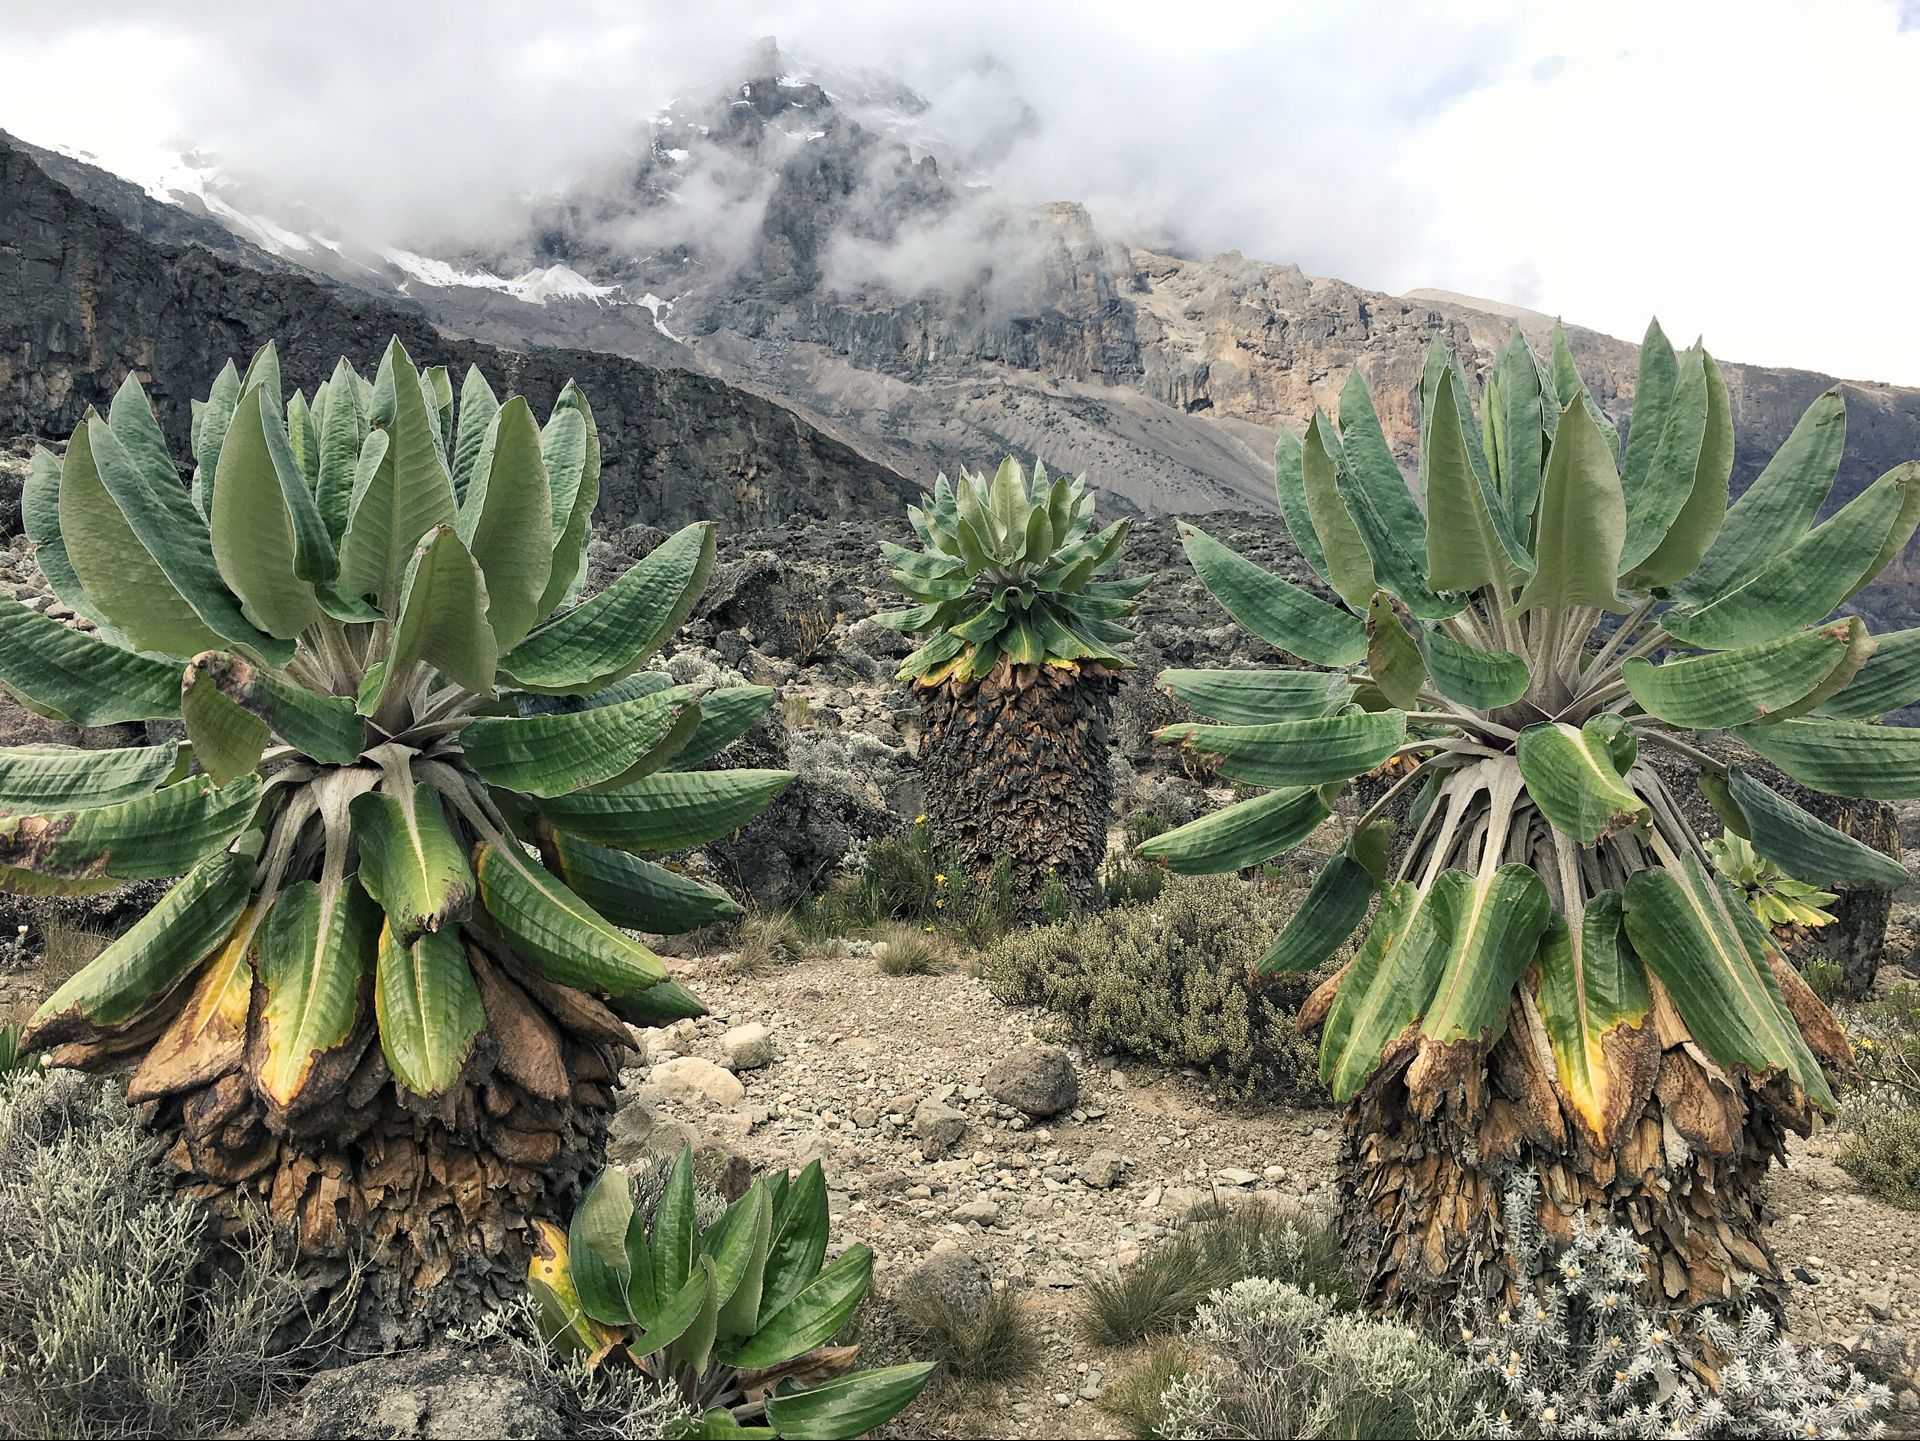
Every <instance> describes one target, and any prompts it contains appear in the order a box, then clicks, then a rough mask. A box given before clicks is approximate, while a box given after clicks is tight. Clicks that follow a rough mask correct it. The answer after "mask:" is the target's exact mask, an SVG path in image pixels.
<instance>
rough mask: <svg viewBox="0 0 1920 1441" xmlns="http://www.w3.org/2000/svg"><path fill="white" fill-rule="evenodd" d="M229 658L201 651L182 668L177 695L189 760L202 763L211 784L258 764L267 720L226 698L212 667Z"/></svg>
mask: <svg viewBox="0 0 1920 1441" xmlns="http://www.w3.org/2000/svg"><path fill="white" fill-rule="evenodd" d="M228 664H229V658H228V657H227V656H226V655H225V654H223V653H222V652H220V651H206V652H204V653H203V654H201V655H197V656H195V657H194V658H193V662H192V663H191V664H190V665H189V666H188V667H187V672H186V679H185V680H184V681H183V682H182V685H181V693H180V719H181V720H182V721H184V722H185V724H186V728H187V739H188V740H189V741H191V742H192V743H193V754H194V758H195V759H196V760H198V761H199V762H200V764H201V765H203V766H205V767H206V771H207V774H208V775H210V776H212V777H213V781H214V784H215V785H221V786H224V785H226V784H227V783H228V782H229V781H234V780H238V779H239V778H240V777H241V776H244V775H248V774H251V773H252V772H253V771H256V770H258V769H259V768H260V756H261V754H262V753H263V752H264V751H265V750H266V748H267V741H268V739H269V736H268V734H267V723H266V722H265V721H263V720H261V719H260V717H258V716H257V715H254V714H253V713H252V712H251V711H247V710H243V709H242V708H241V707H239V706H237V705H235V704H234V703H233V701H232V700H230V699H228V697H227V695H226V694H225V691H224V690H223V688H222V686H221V684H220V681H219V680H218V679H216V671H224V670H226V668H227V666H228Z"/></svg>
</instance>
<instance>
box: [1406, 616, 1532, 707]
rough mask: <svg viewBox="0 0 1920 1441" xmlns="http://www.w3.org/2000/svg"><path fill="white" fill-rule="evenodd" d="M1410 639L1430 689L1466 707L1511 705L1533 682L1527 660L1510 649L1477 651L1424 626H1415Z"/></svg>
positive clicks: (1476, 647) (1475, 647)
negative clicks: (1415, 644) (1413, 642)
mask: <svg viewBox="0 0 1920 1441" xmlns="http://www.w3.org/2000/svg"><path fill="white" fill-rule="evenodd" d="M1414 639H1415V641H1416V642H1417V643H1418V645H1419V647H1420V656H1421V659H1422V660H1423V661H1425V662H1426V667H1427V676H1428V678H1429V679H1430V680H1431V681H1432V682H1433V688H1434V689H1435V690H1437V691H1439V692H1440V694H1441V695H1443V696H1445V697H1446V698H1447V699H1448V700H1450V701H1453V702H1454V703H1455V704H1457V705H1463V706H1465V707H1467V709H1469V710H1478V711H1491V710H1498V709H1500V707H1502V706H1509V705H1512V704H1513V703H1514V702H1515V701H1517V700H1519V699H1520V697H1522V696H1523V695H1525V694H1526V693H1527V687H1528V686H1529V685H1531V684H1532V683H1533V677H1532V675H1531V674H1530V673H1529V672H1528V670H1527V663H1526V662H1525V661H1524V660H1522V659H1521V658H1520V657H1519V656H1517V655H1515V654H1514V653H1513V652H1512V651H1508V650H1481V649H1480V648H1479V647H1478V646H1471V645H1466V644H1463V643H1462V642H1460V641H1457V640H1455V639H1453V637H1452V636H1449V635H1446V634H1443V633H1442V632H1440V631H1438V630H1434V629H1432V628H1431V627H1428V626H1420V627H1418V628H1416V630H1415V632H1414Z"/></svg>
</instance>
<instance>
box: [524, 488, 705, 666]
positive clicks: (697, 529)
mask: <svg viewBox="0 0 1920 1441" xmlns="http://www.w3.org/2000/svg"><path fill="white" fill-rule="evenodd" d="M713 559H714V538H713V526H712V524H711V523H709V522H697V523H695V524H693V525H690V526H687V527H686V528H685V529H683V530H681V531H679V532H677V533H676V534H674V535H672V536H669V537H668V538H667V539H666V540H665V541H663V542H662V543H661V544H660V545H659V546H657V547H655V549H654V550H653V551H652V552H651V553H650V554H649V555H648V556H647V557H646V559H644V560H642V561H641V562H640V563H639V564H638V565H636V566H634V567H633V568H632V569H631V570H629V571H628V572H627V573H626V574H625V575H623V576H621V577H620V579H618V580H617V581H615V582H614V583H613V584H612V585H610V586H608V587H607V588H606V589H605V590H603V591H601V592H600V594H598V595H596V596H595V597H594V598H593V599H592V600H590V601H587V602H586V603H585V604H583V605H580V606H577V607H575V608H574V609H573V610H570V611H568V612H567V613H566V614H565V615H562V616H559V617H557V618H556V619H554V620H552V621H550V622H549V623H548V624H546V625H544V626H542V627H541V628H540V629H539V630H536V631H534V632H533V634H531V635H529V636H528V637H527V638H526V639H525V640H523V641H521V642H520V644H518V645H517V646H515V647H514V648H513V649H512V650H511V651H509V652H508V653H507V654H506V655H505V656H503V657H502V658H501V662H500V668H501V669H502V670H503V671H505V672H506V674H507V675H508V676H510V677H511V678H512V679H513V681H514V683H515V684H516V685H518V686H520V687H521V688H522V689H523V690H530V691H536V692H540V693H543V694H547V695H582V694H585V693H587V692H589V691H594V690H598V689H599V688H600V687H602V686H605V685H609V684H611V683H612V682H614V681H616V680H619V679H620V678H621V677H622V676H627V675H631V674H632V673H633V672H634V671H636V670H638V669H639V668H640V667H641V666H643V665H645V664H646V662H647V660H648V658H649V657H650V656H652V655H653V653H654V652H655V651H657V650H658V649H659V648H660V647H661V645H663V644H664V643H665V642H666V639H667V637H668V636H670V635H672V634H673V633H674V631H676V630H678V629H679V628H680V625H681V623H682V622H684V621H685V620H686V618H687V617H688V616H689V615H691V614H692V613H693V607H694V603H695V602H696V601H697V600H698V599H699V598H700V592H701V591H702V590H704V589H705V588H706V584H707V576H708V575H709V573H711V571H712V569H713Z"/></svg>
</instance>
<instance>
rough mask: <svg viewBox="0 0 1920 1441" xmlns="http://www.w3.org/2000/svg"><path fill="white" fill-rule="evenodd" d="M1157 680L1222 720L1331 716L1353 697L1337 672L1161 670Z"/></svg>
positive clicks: (1250, 721)
mask: <svg viewBox="0 0 1920 1441" xmlns="http://www.w3.org/2000/svg"><path fill="white" fill-rule="evenodd" d="M1157 683H1158V684H1159V685H1161V686H1164V687H1165V688H1166V689H1167V690H1169V691H1171V692H1173V694H1174V695H1176V696H1178V697H1179V698H1180V699H1181V700H1182V701H1184V702H1185V703H1186V704H1187V705H1189V706H1191V707H1192V708H1193V709H1194V710H1196V711H1198V712H1199V713H1200V714H1201V715H1203V716H1205V717H1206V718H1207V719H1208V720H1215V721H1220V722H1222V723H1223V724H1225V725H1265V724H1268V723H1269V722H1272V721H1284V720H1307V719H1309V718H1311V717H1313V716H1323V715H1332V714H1333V713H1334V712H1335V711H1337V710H1339V709H1340V708H1341V707H1342V706H1344V705H1346V704H1347V702H1348V701H1350V700H1351V699H1352V698H1353V683H1352V682H1351V681H1349V680H1348V679H1347V677H1346V676H1345V675H1343V674H1341V673H1340V672H1339V671H1311V670H1275V669H1272V668H1267V669H1262V670H1163V671H1161V672H1160V675H1159V678H1158V682H1157Z"/></svg>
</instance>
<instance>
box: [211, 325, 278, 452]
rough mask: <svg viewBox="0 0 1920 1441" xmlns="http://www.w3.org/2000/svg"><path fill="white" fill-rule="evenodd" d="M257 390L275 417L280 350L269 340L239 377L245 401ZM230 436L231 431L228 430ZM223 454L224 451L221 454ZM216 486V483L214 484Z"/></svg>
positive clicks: (276, 412)
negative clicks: (264, 398)
mask: <svg viewBox="0 0 1920 1441" xmlns="http://www.w3.org/2000/svg"><path fill="white" fill-rule="evenodd" d="M255 389H258V390H259V391H260V392H261V393H262V394H263V395H265V396H266V397H267V399H268V401H269V402H270V403H271V404H272V406H273V413H274V414H275V415H276V416H277V415H279V414H280V410H281V392H282V384H281V380H280V350H279V347H278V346H276V345H275V344H274V343H273V342H272V341H271V340H269V341H268V342H267V343H266V344H265V345H263V346H261V347H260V348H259V349H258V350H256V351H254V353H253V359H252V360H249V361H248V362H247V369H246V373H245V374H243V375H242V376H241V377H240V395H241V398H242V399H245V398H246V396H247V394H248V392H250V391H252V390H255ZM227 433H228V435H232V433H233V432H232V430H231V429H229V430H228V432H227ZM222 453H223V454H224V451H223V452H222ZM215 484H216V485H218V482H217V481H216V482H215Z"/></svg>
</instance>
